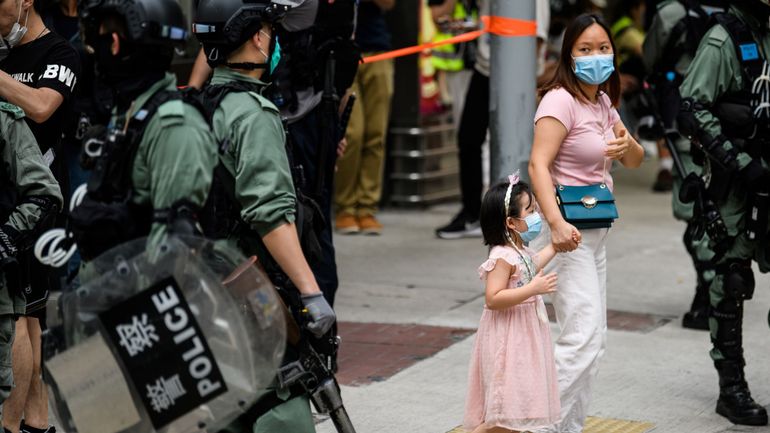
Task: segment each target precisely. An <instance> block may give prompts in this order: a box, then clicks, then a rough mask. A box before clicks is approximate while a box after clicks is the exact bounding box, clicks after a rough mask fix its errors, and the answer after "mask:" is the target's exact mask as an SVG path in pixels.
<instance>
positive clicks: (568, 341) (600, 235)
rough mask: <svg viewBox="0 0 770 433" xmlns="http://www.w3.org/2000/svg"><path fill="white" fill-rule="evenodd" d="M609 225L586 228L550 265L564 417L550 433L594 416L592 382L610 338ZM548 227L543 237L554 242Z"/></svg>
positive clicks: (574, 430) (578, 427)
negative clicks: (556, 278) (579, 240)
mask: <svg viewBox="0 0 770 433" xmlns="http://www.w3.org/2000/svg"><path fill="white" fill-rule="evenodd" d="M608 232H609V229H593V230H582V231H581V234H582V235H583V242H582V243H581V244H580V246H579V247H578V249H577V250H575V251H572V252H570V253H560V254H557V255H556V258H554V259H553V261H552V262H551V263H550V264H549V266H548V267H547V268H546V272H556V273H557V274H558V276H559V285H558V289H557V292H556V293H555V294H553V295H552V296H551V301H552V302H553V306H554V310H555V311H556V319H557V321H558V324H559V329H560V332H559V336H558V338H557V339H556V343H555V345H556V347H555V358H556V371H557V374H558V376H559V396H560V399H561V422H560V423H559V424H557V425H555V426H553V427H551V428H550V429H546V430H544V432H558V433H579V432H582V431H583V424H584V423H585V419H586V416H587V415H588V406H589V403H590V401H591V386H592V385H593V383H594V379H595V378H596V374H597V370H598V363H599V359H600V358H601V357H602V355H603V354H604V348H605V346H606V342H607V252H606V241H607V234H608ZM550 240H551V233H550V230H549V229H548V228H547V227H544V230H543V233H542V234H541V235H540V236H539V238H538V239H537V241H539V243H545V244H547V242H550Z"/></svg>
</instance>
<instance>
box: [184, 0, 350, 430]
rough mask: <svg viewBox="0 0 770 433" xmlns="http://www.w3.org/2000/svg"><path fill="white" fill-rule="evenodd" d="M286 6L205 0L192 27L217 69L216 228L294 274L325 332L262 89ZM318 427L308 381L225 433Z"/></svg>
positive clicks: (270, 398) (271, 110)
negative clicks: (276, 24) (306, 385)
mask: <svg viewBox="0 0 770 433" xmlns="http://www.w3.org/2000/svg"><path fill="white" fill-rule="evenodd" d="M285 10H286V9H285V8H282V7H279V6H277V5H273V4H272V3H271V2H270V0H264V1H253V0H252V1H246V0H201V1H200V2H199V3H198V8H197V15H196V17H195V20H194V23H193V31H194V32H195V35H196V37H197V38H198V40H199V41H200V42H201V44H202V45H203V50H204V53H205V55H206V58H207V61H208V63H209V65H210V66H211V67H212V68H214V73H213V77H212V78H211V84H210V86H209V87H207V88H205V89H204V90H203V96H204V98H205V99H206V102H205V105H208V106H212V107H218V108H216V110H215V111H214V112H213V115H212V118H211V123H212V129H213V133H214V136H215V138H216V140H217V141H218V142H219V143H223V144H224V143H227V145H226V146H220V148H221V149H223V151H222V152H221V153H220V167H218V169H217V174H216V179H215V187H214V189H213V191H212V195H213V196H212V198H211V199H212V201H213V202H214V203H215V204H216V205H215V208H216V209H215V214H216V222H215V226H216V227H214V231H215V233H214V235H215V236H218V237H225V238H228V239H232V240H233V241H235V242H237V244H238V246H239V247H240V249H241V250H242V251H243V252H244V253H245V254H246V255H255V254H256V255H257V256H258V257H259V259H260V262H261V263H262V264H263V265H264V266H265V267H266V270H267V272H268V275H269V276H270V277H271V279H272V280H273V281H274V282H275V283H276V284H280V285H284V284H285V283H287V282H286V281H282V280H283V279H282V278H281V274H283V275H286V276H288V278H289V279H290V280H291V282H292V283H293V286H295V287H296V289H297V290H298V291H299V293H300V294H301V299H302V303H303V304H304V306H305V308H307V310H308V312H309V313H310V315H311V317H312V319H313V321H312V322H311V323H310V324H309V327H310V331H311V332H313V333H314V334H316V335H317V336H321V335H323V334H324V333H326V332H327V331H328V330H329V328H330V327H331V326H332V324H333V323H334V321H335V315H334V312H333V310H332V309H331V307H330V306H329V304H328V303H327V301H326V300H325V298H324V296H323V294H322V293H321V290H320V289H319V287H318V283H317V282H316V279H315V277H314V276H313V272H312V271H311V269H310V266H309V265H308V263H307V261H306V260H305V257H304V255H303V252H302V249H301V247H300V242H299V238H298V234H297V229H296V227H295V219H296V217H297V216H296V208H297V207H296V206H297V203H296V202H297V196H296V195H295V188H294V184H293V182H292V175H291V170H290V166H289V161H288V157H287V153H286V144H285V140H286V138H285V137H286V134H285V132H284V129H283V126H282V123H281V118H280V114H279V111H278V109H277V108H276V106H275V105H273V103H272V102H270V101H269V100H268V99H266V98H265V97H263V96H262V95H261V92H262V90H263V89H264V88H265V86H266V84H265V82H263V81H261V78H262V77H263V76H264V75H265V74H266V73H268V72H272V70H273V69H274V67H275V66H276V64H277V62H278V60H279V50H278V49H277V41H276V37H275V34H274V28H273V24H274V22H275V20H276V19H277V18H278V17H279V16H281V12H282V11H285ZM252 423H253V429H254V430H253V431H255V432H274V431H291V432H297V433H302V432H313V431H314V427H313V420H312V416H311V413H310V406H309V400H308V396H307V395H306V394H305V393H304V392H302V390H301V389H284V388H278V387H275V388H274V389H269V390H267V391H266V392H265V393H264V395H262V396H260V397H259V399H258V401H257V403H256V405H255V406H254V407H253V408H252V409H251V410H249V411H248V414H247V415H246V416H244V417H242V419H240V420H239V421H238V422H236V423H235V424H233V425H232V426H231V427H229V428H228V429H227V431H232V432H239V431H252V425H249V424H252Z"/></svg>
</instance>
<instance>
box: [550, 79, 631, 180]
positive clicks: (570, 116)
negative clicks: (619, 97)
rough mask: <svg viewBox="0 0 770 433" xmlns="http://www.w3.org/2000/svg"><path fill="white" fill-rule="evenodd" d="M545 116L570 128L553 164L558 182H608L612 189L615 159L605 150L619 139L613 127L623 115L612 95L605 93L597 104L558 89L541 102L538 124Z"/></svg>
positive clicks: (554, 178) (552, 169) (553, 171)
mask: <svg viewBox="0 0 770 433" xmlns="http://www.w3.org/2000/svg"><path fill="white" fill-rule="evenodd" d="M543 117H553V118H555V119H556V120H558V121H559V122H561V123H562V124H563V125H564V126H565V127H566V128H567V137H566V138H564V142H562V144H561V147H560V148H559V153H557V154H556V158H555V159H554V160H553V165H551V177H552V178H553V181H554V183H555V184H557V185H565V186H583V185H593V184H597V183H601V182H605V183H606V184H607V187H608V188H609V189H610V190H612V187H613V182H612V176H611V175H610V172H609V170H610V167H611V166H612V161H611V160H609V159H606V158H605V157H604V151H605V149H606V147H607V142H608V141H609V140H613V139H615V132H614V131H613V130H612V127H613V126H614V125H615V124H616V123H618V121H619V120H620V115H619V114H618V111H617V110H616V109H615V108H614V107H613V106H612V102H611V101H610V98H609V96H607V94H605V93H602V94H601V96H599V99H598V101H597V102H596V103H595V104H591V103H587V104H586V103H583V102H580V100H578V99H577V98H575V97H573V96H572V95H570V93H569V92H567V91H566V90H565V89H563V88H558V89H554V90H551V91H550V92H548V93H546V94H545V96H543V99H542V101H540V106H539V107H538V108H537V113H536V114H535V123H537V122H538V120H540V119H542V118H543ZM605 160H606V166H607V171H606V173H605Z"/></svg>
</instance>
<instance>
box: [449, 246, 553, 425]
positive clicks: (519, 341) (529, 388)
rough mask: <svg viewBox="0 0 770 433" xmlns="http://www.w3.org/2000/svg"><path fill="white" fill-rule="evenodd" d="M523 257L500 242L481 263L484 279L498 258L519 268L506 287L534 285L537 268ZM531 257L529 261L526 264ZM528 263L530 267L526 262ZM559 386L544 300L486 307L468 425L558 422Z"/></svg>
mask: <svg viewBox="0 0 770 433" xmlns="http://www.w3.org/2000/svg"><path fill="white" fill-rule="evenodd" d="M523 255H524V259H522V256H520V255H519V253H518V252H517V251H516V250H514V249H513V248H511V247H508V246H505V247H503V246H497V247H494V248H492V251H490V253H489V260H487V261H486V262H484V263H483V264H482V265H481V266H480V267H479V276H480V277H481V278H485V277H486V276H487V273H489V272H490V271H491V270H492V269H494V268H495V265H496V264H497V261H498V260H505V261H506V262H508V263H510V264H511V265H513V266H516V270H515V273H514V274H513V275H511V280H510V282H509V283H508V288H507V289H506V290H516V289H518V288H519V287H521V286H523V285H525V284H527V283H529V281H530V280H531V279H532V277H533V275H532V274H531V273H530V270H531V272H536V266H535V263H534V260H533V258H532V254H531V251H530V250H528V249H525V250H524V251H523ZM524 260H526V263H524ZM527 265H528V266H527ZM559 412H560V405H559V386H558V379H557V376H556V366H555V363H554V359H553V345H552V344H551V332H550V326H549V324H548V316H547V314H546V312H545V304H544V303H543V298H542V297H541V296H540V295H538V296H533V297H531V298H529V299H527V300H526V301H524V302H522V303H521V304H519V305H515V306H513V307H511V308H508V309H505V310H497V311H493V310H490V309H488V308H487V307H486V306H484V312H483V313H482V315H481V322H480V323H479V329H478V333H477V334H476V343H475V345H474V347H473V353H472V355H471V363H470V371H469V373H468V396H467V399H466V404H465V419H464V427H465V429H467V430H469V431H472V430H473V429H475V428H476V427H478V426H479V425H480V424H482V423H485V422H486V423H487V424H489V425H494V426H497V427H503V428H507V429H511V430H518V431H522V430H534V429H537V428H542V427H547V426H550V425H553V424H555V423H557V422H558V421H559Z"/></svg>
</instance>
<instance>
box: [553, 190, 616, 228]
mask: <svg viewBox="0 0 770 433" xmlns="http://www.w3.org/2000/svg"><path fill="white" fill-rule="evenodd" d="M556 203H558V204H559V210H561V214H562V216H563V217H564V219H565V220H566V221H567V222H568V223H570V224H572V225H573V226H575V228H577V229H600V228H609V227H612V223H613V222H615V220H616V219H617V218H618V208H617V207H616V206H615V197H613V196H612V191H610V189H609V188H607V185H606V184H603V183H600V184H596V185H587V186H564V185H557V186H556Z"/></svg>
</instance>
